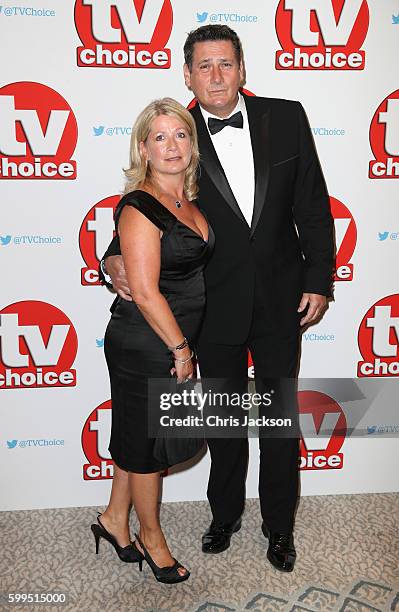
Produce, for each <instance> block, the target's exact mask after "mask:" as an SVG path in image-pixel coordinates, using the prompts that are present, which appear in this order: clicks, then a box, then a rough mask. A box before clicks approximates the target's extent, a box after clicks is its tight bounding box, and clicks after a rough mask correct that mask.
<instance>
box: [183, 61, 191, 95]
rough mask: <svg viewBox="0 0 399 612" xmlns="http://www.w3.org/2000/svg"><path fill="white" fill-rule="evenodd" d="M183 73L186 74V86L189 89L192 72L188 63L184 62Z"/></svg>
mask: <svg viewBox="0 0 399 612" xmlns="http://www.w3.org/2000/svg"><path fill="white" fill-rule="evenodd" d="M183 75H184V82H185V84H186V87H187V88H188V89H191V73H190V69H189V67H188V66H187V64H184V66H183Z"/></svg>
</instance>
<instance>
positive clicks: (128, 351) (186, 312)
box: [104, 190, 215, 474]
mask: <svg viewBox="0 0 399 612" xmlns="http://www.w3.org/2000/svg"><path fill="white" fill-rule="evenodd" d="M124 206H134V208H136V209H137V210H139V211H140V212H141V213H142V214H143V215H145V216H146V217H147V218H148V219H149V220H150V221H151V222H152V223H154V225H156V226H157V227H158V228H159V229H160V230H162V232H163V234H162V237H161V270H160V279H159V288H160V291H161V293H162V294H163V295H164V296H165V298H166V299H167V301H168V303H169V306H170V308H171V310H172V312H173V314H174V316H175V318H176V321H177V322H178V324H179V326H180V328H181V330H182V332H183V335H184V336H185V337H186V338H187V339H188V341H189V344H190V346H191V347H193V346H195V341H196V337H197V335H198V332H199V329H200V326H201V321H202V317H203V313H204V307H205V286H204V277H203V268H204V266H205V264H206V262H207V260H208V258H209V256H210V254H211V252H212V249H213V246H214V241H215V237H214V233H213V231H212V228H211V227H210V226H208V229H209V235H208V241H207V242H206V241H205V240H204V239H203V238H202V236H200V235H199V234H198V233H197V232H195V231H194V230H192V229H191V228H189V227H188V226H187V225H185V224H184V223H182V222H181V221H179V220H178V219H177V217H175V215H174V214H173V213H171V212H170V211H169V210H168V209H167V208H166V207H165V206H163V204H161V203H160V202H159V201H158V200H156V199H155V198H154V197H153V196H151V195H150V194H148V193H147V192H145V191H141V190H136V191H132V192H131V193H128V194H126V195H125V196H124V197H123V198H122V199H121V201H120V203H119V204H118V207H117V209H116V212H115V225H116V228H117V226H118V220H119V216H120V214H121V212H122V209H123V208H124ZM201 212H202V211H201ZM104 350H105V357H106V360H107V365H108V370H109V376H110V381H111V398H112V427H111V440H110V445H109V451H110V454H111V457H112V459H113V460H114V462H115V463H116V465H117V466H118V467H120V468H121V469H123V470H127V471H131V472H138V473H143V474H144V473H150V472H156V471H160V470H164V469H165V468H167V467H168V466H167V465H162V464H160V463H159V462H158V461H156V460H155V458H154V457H153V446H154V439H153V438H149V437H148V420H147V394H148V392H147V381H148V379H149V378H169V377H170V368H171V367H172V366H173V361H172V355H171V353H170V351H169V350H168V348H167V347H166V345H165V344H164V342H163V341H162V340H161V338H160V337H159V336H158V335H157V334H156V333H155V331H154V330H153V329H152V327H151V326H150V325H149V324H148V323H147V321H146V320H145V318H144V317H143V315H142V314H141V312H140V310H139V309H138V308H137V306H136V305H135V303H134V302H128V301H127V300H124V299H122V298H121V297H118V298H117V299H116V300H115V303H114V305H113V308H112V316H111V320H110V322H109V324H108V327H107V330H106V333H105V339H104Z"/></svg>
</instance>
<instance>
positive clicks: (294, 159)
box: [104, 25, 334, 571]
mask: <svg viewBox="0 0 399 612" xmlns="http://www.w3.org/2000/svg"><path fill="white" fill-rule="evenodd" d="M184 54H185V65H184V78H185V83H186V85H187V87H188V88H189V89H190V90H192V91H193V93H194V95H195V97H196V99H197V102H198V103H197V104H196V105H195V106H194V107H193V108H192V109H191V113H192V115H193V117H194V119H195V122H196V126H197V130H198V139H199V149H200V154H201V173H200V177H199V188H200V197H199V204H200V206H201V208H203V209H204V210H205V212H206V214H207V216H208V219H209V222H210V224H211V226H212V227H213V230H214V232H215V236H216V243H215V250H214V254H213V256H212V258H211V260H210V262H209V264H208V265H207V267H206V270H205V281H206V290H207V307H206V313H205V318H204V322H203V326H202V330H201V335H200V339H199V342H198V346H197V355H198V360H199V366H200V370H201V376H202V377H203V378H205V379H206V378H212V379H222V380H224V381H226V380H227V381H228V383H229V390H230V391H231V392H233V391H234V392H239V393H243V392H244V391H245V390H246V387H247V383H248V375H247V367H248V365H247V364H248V361H247V360H248V349H249V350H250V351H251V354H252V359H253V363H254V369H255V381H256V387H257V391H258V392H259V391H260V392H262V391H263V390H266V389H269V388H270V381H272V384H274V386H276V387H279V388H280V390H281V388H282V387H283V386H284V385H285V387H287V385H288V393H285V392H283V391H282V392H281V393H280V396H281V399H280V405H279V404H278V403H277V410H279V409H280V408H281V410H282V412H284V411H285V408H284V402H285V404H287V402H288V403H290V407H289V408H290V409H291V412H292V408H293V407H296V400H295V389H294V385H293V384H292V381H294V380H295V377H296V375H297V367H298V356H299V345H300V326H301V325H302V326H303V325H307V324H310V323H313V322H314V321H316V320H317V319H318V318H319V317H320V316H321V314H322V313H323V311H324V309H325V307H326V301H327V297H328V296H330V295H331V293H330V291H331V281H332V271H333V260H334V240H333V221H332V217H331V213H330V207H329V199H328V195H327V191H326V186H325V183H324V179H323V176H322V172H321V169H320V165H319V162H318V158H317V154H316V151H315V148H314V144H313V140H312V136H311V132H310V128H309V125H308V122H307V119H306V116H305V113H304V110H303V108H302V106H301V104H300V103H299V102H293V101H287V100H278V99H273V98H261V97H252V96H247V95H245V94H244V93H240V91H239V88H240V86H241V85H242V84H243V81H244V66H243V59H242V50H241V44H240V41H239V38H238V36H237V34H236V33H235V32H234V31H233V30H231V29H230V28H229V27H227V26H221V25H206V26H202V27H200V28H198V29H197V30H195V31H193V32H191V33H190V34H189V35H188V38H187V40H186V43H185V45H184ZM118 253H120V251H119V250H118V244H117V239H114V241H113V242H112V243H111V245H110V248H109V249H108V251H107V253H106V255H105V257H104V260H105V267H106V270H107V271H108V273H109V274H110V276H111V278H112V281H113V285H114V287H115V288H116V289H117V291H118V293H119V294H120V295H121V296H122V297H125V298H128V299H129V295H128V293H129V290H128V288H127V283H126V280H125V278H124V271H123V265H122V264H121V258H120V257H111V256H112V255H114V256H115V255H117V254H118ZM289 381H291V383H290V382H289ZM290 384H291V386H290ZM283 397H285V400H284V399H282V398H283ZM260 410H261V409H260ZM208 446H209V449H210V454H211V472H210V477H209V485H208V492H207V493H208V499H209V502H210V506H211V510H212V515H213V520H212V523H211V525H210V527H209V529H208V530H207V531H206V533H205V534H204V536H203V540H202V550H203V552H205V553H219V552H221V551H223V550H226V548H228V547H229V545H230V539H231V537H232V534H233V533H234V532H236V531H238V529H239V528H240V526H241V515H242V512H243V509H244V500H245V478H246V470H247V462H248V439H247V438H246V437H243V438H232V437H230V438H214V439H210V440H209V441H208ZM259 446H260V476H259V497H260V506H261V514H262V519H263V523H262V531H263V533H264V535H265V537H266V538H268V541H269V544H268V551H267V557H268V559H269V561H270V562H271V563H272V564H273V565H274V566H275V567H276V568H277V569H279V570H282V571H291V570H292V569H293V567H294V563H295V558H296V552H295V548H294V542H293V526H294V514H295V508H296V503H297V497H298V459H299V444H298V438H297V437H289V436H286V437H282V436H279V435H278V434H277V435H272V436H270V437H263V436H261V435H260V437H259Z"/></svg>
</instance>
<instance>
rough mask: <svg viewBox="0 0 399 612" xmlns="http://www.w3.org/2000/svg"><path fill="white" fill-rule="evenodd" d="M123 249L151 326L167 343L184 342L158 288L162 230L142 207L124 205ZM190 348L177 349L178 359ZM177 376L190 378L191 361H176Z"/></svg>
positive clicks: (129, 277) (130, 278)
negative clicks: (183, 362) (146, 215)
mask: <svg viewBox="0 0 399 612" xmlns="http://www.w3.org/2000/svg"><path fill="white" fill-rule="evenodd" d="M118 233H119V238H120V245H121V252H122V257H123V261H124V263H125V268H126V275H127V280H128V285H129V288H130V293H131V296H132V298H133V301H134V302H135V304H136V305H137V307H138V308H139V310H140V312H141V313H142V315H143V316H144V318H145V319H146V321H147V322H148V323H149V325H151V327H152V329H153V330H154V331H155V332H156V333H157V334H158V336H159V337H160V338H161V340H163V341H164V342H165V344H166V345H167V346H177V345H179V344H181V343H182V342H183V339H184V337H183V333H182V331H181V329H180V327H179V325H178V323H177V321H176V319H175V317H174V315H173V313H172V311H171V309H170V306H169V304H168V302H167V300H166V299H165V297H164V296H163V295H162V293H161V292H160V291H159V275H160V268H161V240H160V238H161V232H160V230H159V229H158V228H157V227H156V226H155V225H154V224H153V223H152V222H151V221H150V220H149V219H147V217H145V216H144V215H143V214H142V213H141V212H140V211H139V210H137V209H136V208H133V207H132V206H125V207H124V209H123V211H122V213H121V216H120V219H119V225H118ZM190 354H191V349H190V348H189V347H185V348H184V349H181V350H179V351H176V353H175V357H177V358H178V359H182V360H185V359H188V358H189V357H190ZM175 367H176V372H177V376H178V379H179V380H181V379H184V378H187V376H189V375H190V374H192V372H193V365H192V362H191V361H188V362H187V363H185V364H181V363H180V362H178V361H176V362H175Z"/></svg>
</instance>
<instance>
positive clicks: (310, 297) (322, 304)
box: [297, 293, 327, 325]
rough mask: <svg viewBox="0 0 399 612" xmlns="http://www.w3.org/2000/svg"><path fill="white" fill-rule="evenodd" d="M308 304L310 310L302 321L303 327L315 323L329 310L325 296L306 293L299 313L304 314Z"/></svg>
mask: <svg viewBox="0 0 399 612" xmlns="http://www.w3.org/2000/svg"><path fill="white" fill-rule="evenodd" d="M308 304H309V308H308V311H307V313H306V315H305V316H304V317H302V319H301V325H307V324H308V323H314V322H315V321H317V319H319V318H320V317H321V315H322V314H323V312H324V311H325V309H326V308H327V298H326V296H325V295H319V294H318V293H304V294H303V295H302V299H301V302H300V304H299V307H298V310H297V312H303V311H304V310H305V308H306V306H307V305H308Z"/></svg>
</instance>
